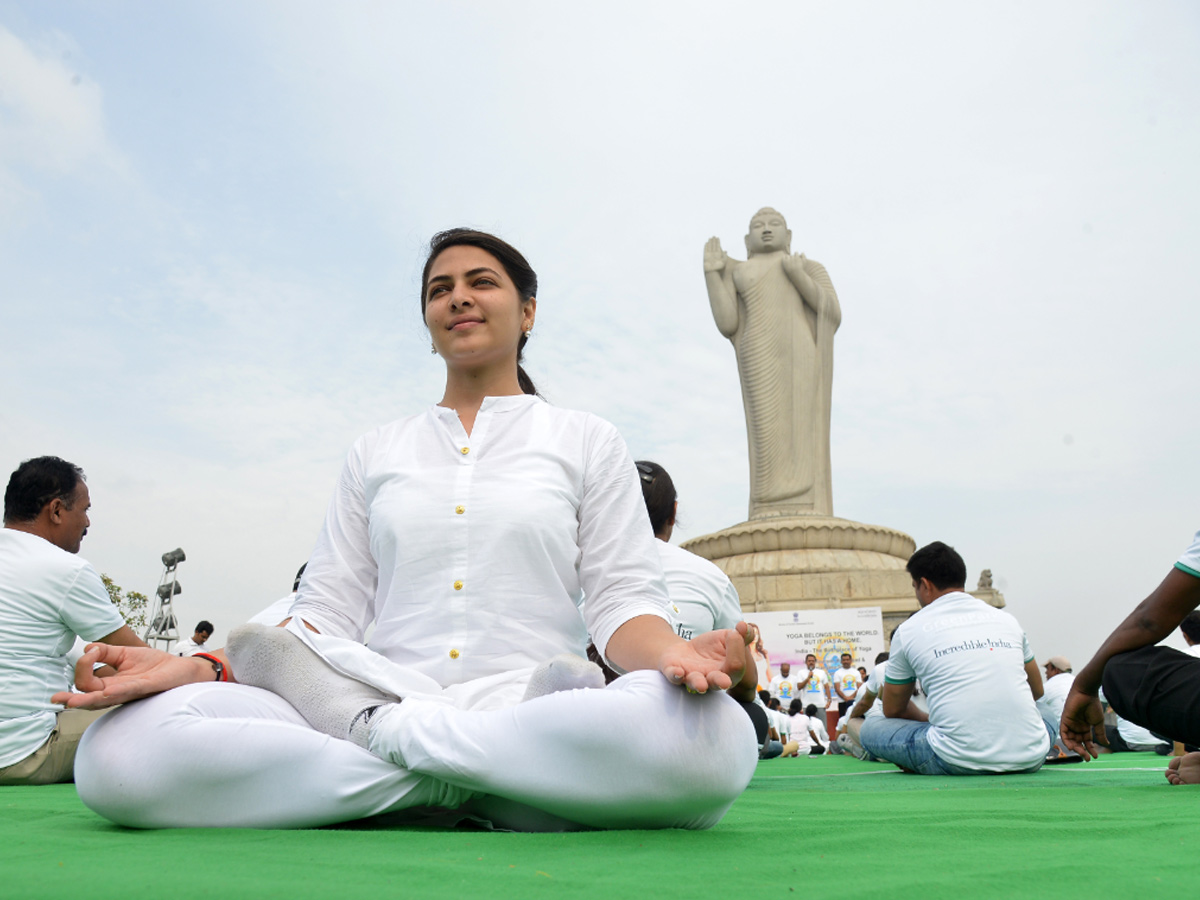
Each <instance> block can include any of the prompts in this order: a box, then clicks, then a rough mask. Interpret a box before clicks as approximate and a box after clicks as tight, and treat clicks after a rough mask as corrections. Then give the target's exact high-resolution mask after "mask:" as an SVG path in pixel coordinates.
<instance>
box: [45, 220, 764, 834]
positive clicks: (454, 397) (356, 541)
mask: <svg viewBox="0 0 1200 900" xmlns="http://www.w3.org/2000/svg"><path fill="white" fill-rule="evenodd" d="M422 288H423V289H422V307H423V310H424V312H425V320H426V323H427V325H428V326H429V328H430V334H431V336H432V340H433V347H434V350H435V351H436V352H438V353H439V354H440V355H441V356H442V358H443V359H444V360H445V363H446V368H447V382H446V391H445V394H444V396H443V398H442V400H441V401H440V402H439V403H438V404H437V405H436V406H434V407H433V408H432V409H430V410H427V411H426V412H424V413H420V414H418V415H416V416H413V417H410V418H408V419H404V420H401V421H399V422H396V423H393V424H391V425H388V426H385V427H383V428H381V429H378V430H376V431H374V432H372V433H370V434H368V435H366V436H364V437H363V438H361V439H360V440H359V441H358V442H356V444H355V445H354V448H353V449H352V450H351V452H350V455H349V458H348V460H347V462H346V466H345V468H344V470H343V473H342V476H341V478H340V480H339V483H338V486H337V488H336V490H335V494H334V498H333V500H332V502H331V504H330V509H329V513H328V515H327V517H326V521H325V525H324V527H323V529H322V532H321V535H320V538H319V540H318V543H317V547H316V549H315V550H314V552H313V554H312V557H311V560H310V562H309V565H308V568H307V570H306V572H305V576H304V580H303V582H302V584H301V587H300V591H299V593H298V595H297V600H296V603H295V604H294V605H293V607H292V611H291V613H292V616H291V619H290V621H289V622H287V623H284V624H285V625H286V628H287V633H285V632H281V631H278V630H268V631H269V632H270V635H269V641H268V642H267V643H262V638H260V637H256V636H255V635H254V634H250V635H249V637H243V638H241V639H240V640H241V646H242V648H243V649H239V650H237V651H236V652H234V653H233V657H234V658H233V665H232V669H233V671H232V673H230V672H229V666H230V659H229V657H228V656H226V655H225V654H223V653H217V654H214V658H213V659H212V660H208V659H204V658H199V659H198V658H195V657H192V658H190V659H180V658H177V657H167V656H166V654H159V653H158V652H157V651H151V650H144V651H142V652H141V653H131V652H128V651H127V650H126V651H125V652H115V651H114V648H106V647H104V646H101V647H93V648H91V649H89V651H88V653H87V654H85V657H84V659H83V660H81V662H80V666H79V672H80V673H82V679H83V680H82V682H81V684H80V687H81V689H84V690H88V691H89V693H86V694H83V695H74V696H72V697H70V698H67V697H63V698H62V699H63V700H65V701H67V702H69V703H70V705H72V706H97V707H98V706H105V705H112V704H113V703H116V702H122V701H125V700H129V699H133V698H137V697H147V699H144V700H141V701H140V702H138V703H133V704H129V705H127V706H125V707H124V708H122V709H121V710H118V711H116V712H114V713H112V714H110V715H109V716H106V717H105V718H104V719H103V720H101V723H100V724H101V725H102V726H103V727H98V726H97V727H93V729H92V730H90V731H89V733H88V735H87V736H86V738H85V740H84V742H83V745H82V746H81V749H80V760H79V762H77V774H76V781H77V785H78V788H79V792H80V796H81V797H82V798H83V800H84V802H85V803H87V804H88V805H89V806H90V807H91V808H93V809H94V810H96V811H97V812H99V813H100V814H101V815H104V816H107V817H108V818H110V819H112V820H113V821H116V822H119V823H121V824H126V825H132V826H136V827H170V826H195V825H225V826H228V825H233V826H251V827H301V826H311V825H319V824H324V823H329V822H338V821H345V820H348V819H354V818H359V817H362V816H366V815H373V814H376V813H382V812H396V811H400V810H405V811H408V812H409V814H410V816H411V817H412V818H413V819H420V820H422V821H431V820H432V821H438V820H446V819H449V820H455V819H459V818H462V817H463V816H467V815H469V816H475V817H478V818H482V819H486V820H488V821H490V822H492V823H494V824H496V825H498V826H501V827H512V828H528V829H544V828H552V829H553V828H573V827H581V826H582V827H693V828H697V827H700V828H702V827H708V826H711V825H712V824H714V823H715V822H716V821H717V820H719V819H720V817H721V815H722V814H723V813H724V811H725V810H726V809H727V808H728V807H729V805H730V804H731V803H732V802H733V800H734V799H735V798H736V796H737V795H738V794H739V793H740V792H741V790H742V789H744V787H745V785H746V784H747V783H748V781H749V778H750V776H751V774H752V772H753V767H754V760H755V757H756V747H755V744H754V737H753V733H752V730H751V728H750V725H749V722H748V721H747V719H746V717H745V716H744V715H742V713H741V711H740V710H739V709H738V707H737V705H736V704H735V703H734V702H733V701H732V700H731V699H730V698H729V697H728V696H727V695H726V694H725V693H724V689H725V688H728V687H730V686H731V684H732V682H733V681H734V680H736V679H737V678H739V677H740V675H741V670H742V668H743V666H744V654H745V647H744V634H743V633H741V632H739V631H737V630H726V631H723V632H710V633H708V634H706V635H702V636H699V637H697V638H696V639H695V640H693V641H690V642H687V641H684V640H682V639H681V638H679V637H678V636H677V635H675V634H674V632H673V631H672V630H671V626H670V624H669V617H668V615H667V611H666V604H667V600H666V591H665V587H664V583H663V577H662V570H661V566H660V564H659V562H658V559H657V556H656V551H655V548H654V540H653V536H652V535H651V534H650V532H649V530H648V529H646V528H645V513H644V511H643V509H642V506H641V495H640V491H639V490H638V480H637V473H636V470H635V469H634V467H633V462H632V460H631V459H630V457H629V454H628V452H627V450H626V449H625V446H624V443H623V442H622V441H621V439H620V437H619V435H617V433H616V431H615V429H613V428H612V426H611V425H609V424H608V423H606V422H604V421H602V420H600V419H598V418H596V417H594V416H591V415H588V414H585V413H578V412H572V411H567V410H561V409H557V408H555V407H551V406H549V405H548V404H546V403H544V402H543V401H542V400H541V399H539V398H538V397H536V396H535V395H533V391H532V385H531V384H530V383H529V382H528V379H527V377H526V376H524V373H523V371H522V370H521V369H520V367H519V365H518V359H519V353H520V349H521V348H523V346H524V344H525V342H526V341H527V340H528V332H529V330H530V329H531V328H532V325H533V321H534V317H535V312H536V306H537V301H536V299H535V294H536V276H534V275H533V272H532V269H530V268H529V267H528V264H527V263H525V261H524V259H523V258H522V257H521V256H520V254H519V253H517V252H516V251H515V250H513V249H512V248H511V247H509V246H508V245H507V244H504V243H503V242H501V241H499V240H498V239H496V238H494V237H492V236H490V235H483V234H480V233H477V232H468V231H462V230H455V231H452V232H446V233H443V234H441V235H438V236H437V237H435V239H434V242H433V244H432V245H431V252H430V257H429V261H428V262H427V264H426V269H425V273H424V276H423V279H422ZM584 595H586V597H587V601H588V602H587V603H586V605H584V604H583V603H582V601H583V597H584ZM581 607H582V610H583V611H582V614H581V612H580V609H581ZM372 623H374V625H375V628H374V630H373V632H372V634H371V638H370V643H369V645H368V646H367V647H364V646H363V645H362V643H361V641H362V640H363V637H364V635H365V633H366V631H367V629H368V626H370V625H371V624H372ZM742 631H744V626H742ZM289 633H290V634H289ZM589 633H590V635H591V637H592V640H593V641H594V642H595V644H596V646H597V648H598V649H599V650H600V652H601V653H602V654H603V655H604V656H605V658H606V659H607V660H608V662H609V663H610V665H612V666H613V667H614V668H617V669H618V670H621V671H627V672H628V673H629V674H627V675H625V676H623V677H621V678H619V679H618V680H617V681H616V682H614V683H613V684H612V685H610V686H609V687H607V688H604V689H595V688H581V689H574V690H559V691H557V692H553V693H548V694H545V695H544V696H538V697H536V698H534V699H529V700H526V701H525V702H521V700H522V697H523V696H524V695H525V694H526V691H527V687H528V685H529V682H530V680H531V679H537V678H541V679H543V681H544V679H545V677H546V669H545V668H544V667H542V668H541V669H539V666H541V665H542V664H543V663H545V662H546V660H548V659H550V658H551V657H554V656H556V655H558V654H564V653H569V654H575V655H577V656H582V654H583V648H584V645H585V641H586V638H587V635H588V634H589ZM256 641H258V642H259V644H256V643H255V642H256ZM256 646H261V647H262V648H263V649H262V652H261V653H260V654H259V655H258V656H255V653H254V648H255V647H256ZM239 654H240V656H239ZM270 654H276V655H275V656H271V655H270ZM164 657H166V658H165V659H164ZM268 658H270V659H275V658H278V659H279V660H280V661H281V662H280V664H279V665H278V666H275V667H274V669H273V671H268V672H267V674H266V676H263V675H261V674H260V673H259V670H261V669H262V668H263V665H262V660H263V659H268ZM96 660H101V661H105V662H109V663H111V664H113V665H115V666H116V668H117V669H118V673H119V674H118V675H117V676H115V677H113V678H109V679H96V678H94V677H92V676H91V675H90V668H91V665H92V663H93V662H94V661H96ZM172 660H173V662H172ZM294 665H300V666H307V667H309V668H306V669H303V671H301V670H299V669H296V670H294V669H293V668H292V667H293V666H294ZM313 665H315V666H316V667H317V668H319V669H320V670H321V673H325V674H319V673H318V676H314V677H317V678H318V681H320V679H322V678H325V677H326V674H328V675H330V676H331V677H332V678H334V679H342V680H341V681H335V682H328V683H331V684H333V685H334V687H333V688H326V687H322V688H321V689H320V690H314V689H313V688H312V684H313V683H315V682H313V681H311V680H306V679H308V675H309V674H311V673H312V671H315V670H313V669H312V666H313ZM222 666H224V667H225V668H224V671H222V670H221V667H222ZM239 668H241V669H242V671H243V673H244V674H245V673H247V672H249V673H251V675H252V678H253V679H254V680H256V683H258V684H262V685H267V686H269V687H271V688H272V690H270V691H268V690H264V689H262V688H261V687H251V686H246V685H244V684H227V683H224V682H223V681H221V680H220V679H222V678H223V677H227V676H228V675H229V674H232V675H233V676H234V677H235V678H236V677H237V675H238V669H239ZM267 668H268V669H271V666H267ZM214 671H215V674H214ZM281 672H282V673H284V674H282V675H281V674H280V673H281ZM294 672H300V675H298V676H295V677H293V675H294ZM535 672H537V673H538V674H536V675H535ZM337 673H341V674H337ZM731 675H732V676H733V678H731ZM347 676H349V677H347ZM214 678H216V679H218V680H216V681H214ZM243 680H245V679H243ZM551 681H553V678H551ZM320 683H321V684H322V685H326V684H327V682H325V681H321V682H320ZM539 684H541V687H540V688H539V690H541V691H545V690H546V689H547V688H546V687H545V684H544V683H542V682H539ZM366 685H369V686H370V687H367V686H366ZM571 686H572V683H565V684H563V685H560V687H567V688H570V687H571ZM685 687H686V688H688V690H684V688H685ZM549 689H550V690H554V686H553V685H552V686H551V687H550V688H549ZM360 690H361V692H362V693H363V695H364V696H366V697H368V701H364V702H369V704H370V705H369V706H363V707H362V708H361V709H359V710H358V713H357V714H356V715H354V716H353V719H352V720H350V721H347V722H345V723H342V722H341V720H339V719H337V716H336V715H335V716H333V717H332V719H331V717H330V716H329V715H327V714H326V713H327V712H328V710H329V709H330V707H331V704H332V706H334V707H338V706H339V704H343V705H344V703H345V702H354V701H346V699H345V698H346V697H347V696H351V697H355V698H356V697H357V696H358V693H359V692H360ZM163 691H165V692H163ZM159 692H163V693H159ZM322 692H324V694H322ZM280 694H282V695H283V696H284V697H286V698H287V700H286V701H285V700H284V699H282V698H281V697H280V696H279V695H280ZM148 695H153V696H148ZM372 698H374V699H372ZM396 698H403V699H402V701H399V702H392V701H395V700H396ZM288 701H290V702H288ZM330 721H337V722H338V724H335V725H330V724H328V723H329V722H330ZM314 723H315V724H317V727H319V728H322V729H324V730H325V731H326V732H327V733H322V731H319V730H316V729H315V728H314V727H313V724H314ZM364 723H369V724H364ZM352 728H357V729H359V730H358V731H357V732H354V731H351V729H352ZM347 738H350V739H347ZM365 748H369V750H368V749H365ZM181 784H190V785H194V786H195V787H196V791H194V792H193V795H192V799H191V800H190V801H189V803H188V804H187V806H186V808H184V807H181V806H180V805H178V804H174V803H172V802H171V801H170V800H169V799H168V798H170V797H172V796H177V794H178V790H179V785H181Z"/></svg>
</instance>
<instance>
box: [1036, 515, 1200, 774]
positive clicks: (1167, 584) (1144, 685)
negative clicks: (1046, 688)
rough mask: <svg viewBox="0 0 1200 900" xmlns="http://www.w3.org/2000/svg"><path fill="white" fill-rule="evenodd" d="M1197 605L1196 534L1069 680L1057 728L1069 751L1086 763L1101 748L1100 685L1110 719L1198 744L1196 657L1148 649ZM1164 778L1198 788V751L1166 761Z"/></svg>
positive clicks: (1199, 551)
mask: <svg viewBox="0 0 1200 900" xmlns="http://www.w3.org/2000/svg"><path fill="white" fill-rule="evenodd" d="M1198 606H1200V532H1197V533H1196V536H1195V538H1193V539H1192V543H1191V546H1189V547H1188V548H1187V549H1186V550H1185V551H1183V555H1182V556H1180V557H1179V560H1178V562H1176V563H1175V566H1174V568H1172V569H1171V570H1170V571H1169V572H1168V573H1167V577H1166V578H1164V579H1163V580H1162V583H1161V584H1159V586H1158V587H1156V588H1155V589H1154V590H1153V591H1152V592H1151V594H1150V596H1149V597H1147V598H1146V599H1145V600H1143V601H1142V602H1141V603H1139V604H1138V606H1137V608H1136V609H1135V610H1134V611H1133V612H1132V613H1130V614H1129V616H1128V617H1127V618H1126V619H1125V621H1124V622H1122V623H1121V624H1120V625H1118V626H1117V629H1116V631H1114V632H1113V633H1112V634H1110V635H1109V636H1108V639H1107V640H1105V642H1104V643H1103V644H1101V645H1100V649H1099V650H1097V651H1096V655H1095V656H1093V657H1092V658H1091V660H1090V661H1089V662H1088V664H1087V665H1086V666H1084V667H1083V668H1082V669H1081V670H1080V671H1079V674H1078V675H1077V676H1076V677H1075V683H1074V684H1072V685H1071V692H1070V694H1068V695H1067V702H1066V705H1065V706H1064V707H1063V714H1062V724H1061V726H1060V730H1061V734H1062V739H1063V742H1064V743H1065V744H1066V745H1067V746H1068V747H1069V748H1071V749H1072V750H1074V751H1076V752H1077V753H1079V754H1080V755H1081V756H1082V757H1083V758H1084V759H1092V758H1093V757H1094V756H1095V755H1096V744H1107V743H1108V738H1107V736H1106V735H1105V733H1104V710H1103V708H1102V707H1101V705H1100V696H1099V694H1100V687H1101V682H1103V687H1104V695H1105V697H1107V698H1108V702H1109V703H1110V704H1111V705H1112V708H1113V709H1114V710H1116V712H1117V715H1119V716H1121V717H1122V718H1125V719H1128V720H1129V721H1131V722H1134V723H1136V724H1138V725H1141V726H1142V727H1143V728H1147V729H1149V730H1150V731H1152V732H1153V733H1154V734H1156V735H1163V736H1164V737H1167V738H1169V739H1170V740H1172V741H1176V742H1179V743H1182V744H1187V745H1193V746H1195V745H1200V659H1198V658H1197V657H1195V656H1192V655H1191V654H1190V653H1181V652H1180V651H1178V650H1174V649H1172V648H1170V647H1156V646H1154V645H1155V644H1157V643H1158V642H1159V641H1161V640H1162V639H1163V638H1165V637H1166V636H1167V635H1169V634H1170V633H1171V632H1172V631H1173V630H1174V629H1175V628H1176V627H1178V626H1179V625H1180V624H1181V623H1182V622H1183V620H1184V619H1185V618H1186V616H1187V615H1188V613H1190V612H1192V611H1193V610H1195V609H1196V607H1198ZM1185 634H1186V632H1185ZM1189 646H1190V645H1189ZM1166 775H1167V780H1168V781H1170V782H1171V784H1200V752H1190V753H1188V754H1187V755H1186V756H1177V757H1175V758H1174V759H1172V760H1171V762H1170V764H1169V766H1168V767H1167V772H1166Z"/></svg>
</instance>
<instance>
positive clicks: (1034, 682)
mask: <svg viewBox="0 0 1200 900" xmlns="http://www.w3.org/2000/svg"><path fill="white" fill-rule="evenodd" d="M1025 680H1026V681H1027V682H1029V690H1030V691H1031V692H1032V693H1033V699H1034V700H1041V699H1042V694H1044V693H1046V691H1045V689H1044V688H1043V687H1042V670H1041V669H1039V668H1038V664H1037V660H1036V659H1031V660H1029V661H1028V662H1027V663H1025Z"/></svg>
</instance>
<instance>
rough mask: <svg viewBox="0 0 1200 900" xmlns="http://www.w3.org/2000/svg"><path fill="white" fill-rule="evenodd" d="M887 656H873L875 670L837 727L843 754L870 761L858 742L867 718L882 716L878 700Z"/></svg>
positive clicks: (881, 705)
mask: <svg viewBox="0 0 1200 900" xmlns="http://www.w3.org/2000/svg"><path fill="white" fill-rule="evenodd" d="M887 661H888V654H887V653H886V652H884V653H878V654H876V656H875V668H874V669H872V670H871V674H870V675H868V676H867V681H866V684H864V685H863V686H862V691H861V692H860V694H859V698H858V702H856V703H855V704H854V708H853V709H851V710H850V713H849V715H847V716H846V719H845V721H844V722H842V723H841V724H840V725H839V726H838V739H837V742H838V746H839V747H840V748H841V751H842V752H843V753H849V754H850V755H852V756H857V757H858V758H859V759H870V758H871V755H870V754H869V753H867V751H866V750H864V749H863V747H862V743H861V742H860V741H859V734H860V733H861V731H862V725H863V722H864V721H865V720H866V718H867V717H868V716H882V715H883V701H882V700H880V699H879V696H880V694H882V693H883V684H884V682H883V679H884V676H885V675H886V674H887Z"/></svg>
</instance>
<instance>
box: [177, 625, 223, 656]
mask: <svg viewBox="0 0 1200 900" xmlns="http://www.w3.org/2000/svg"><path fill="white" fill-rule="evenodd" d="M212 633H213V624H212V622H210V621H208V620H207V619H201V620H200V622H199V623H197V625H196V628H195V631H194V633H193V634H192V636H191V637H190V638H184V639H183V640H182V641H180V642H179V643H178V644H176V645H175V646H174V647H173V648H171V652H172V653H174V654H175V655H176V656H195V655H196V654H197V653H205V652H207V650H208V648H207V647H206V646H204V644H205V642H206V641H207V640H208V639H209V638H210V637H212Z"/></svg>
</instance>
